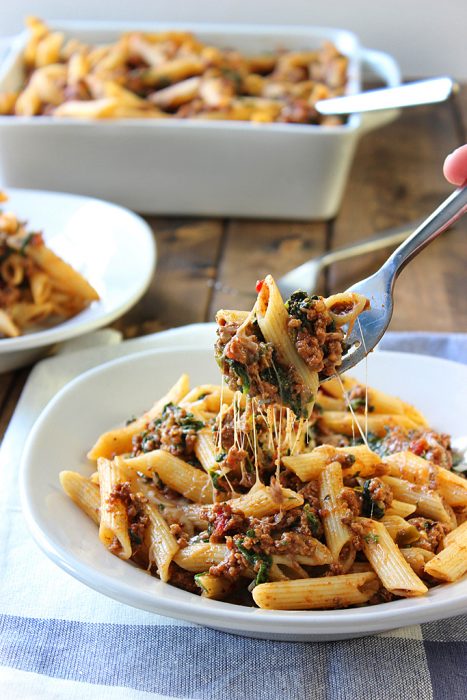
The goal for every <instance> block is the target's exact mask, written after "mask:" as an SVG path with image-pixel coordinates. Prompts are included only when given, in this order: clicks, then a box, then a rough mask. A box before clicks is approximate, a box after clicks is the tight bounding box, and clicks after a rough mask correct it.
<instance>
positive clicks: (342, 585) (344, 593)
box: [253, 572, 379, 610]
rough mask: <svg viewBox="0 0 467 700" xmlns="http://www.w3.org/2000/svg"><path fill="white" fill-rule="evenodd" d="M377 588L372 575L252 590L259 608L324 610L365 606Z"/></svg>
mask: <svg viewBox="0 0 467 700" xmlns="http://www.w3.org/2000/svg"><path fill="white" fill-rule="evenodd" d="M378 588H379V582H378V579H377V577H376V576H375V574H374V573H373V572H363V573H355V574H344V575H341V576H325V577H323V578H310V579H297V580H296V581H279V582H274V583H262V584H260V585H259V586H256V587H255V588H254V589H253V600H254V601H255V603H256V604H257V605H258V606H259V607H260V608H268V609H273V610H326V609H329V608H336V607H338V608H346V607H348V606H349V605H361V604H363V603H367V602H368V601H369V600H370V598H372V597H373V596H374V594H375V593H376V591H377V590H378Z"/></svg>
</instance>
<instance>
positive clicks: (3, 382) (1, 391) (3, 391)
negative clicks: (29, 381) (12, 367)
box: [0, 372, 15, 413]
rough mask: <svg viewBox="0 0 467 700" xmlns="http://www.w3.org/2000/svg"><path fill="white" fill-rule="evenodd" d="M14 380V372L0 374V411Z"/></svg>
mask: <svg viewBox="0 0 467 700" xmlns="http://www.w3.org/2000/svg"><path fill="white" fill-rule="evenodd" d="M14 380H15V372H6V373H5V374H0V413H1V407H2V406H3V404H4V402H5V401H6V398H7V396H8V393H9V392H10V390H11V387H12V385H13V383H14Z"/></svg>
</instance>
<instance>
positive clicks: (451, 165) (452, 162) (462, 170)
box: [443, 144, 467, 185]
mask: <svg viewBox="0 0 467 700" xmlns="http://www.w3.org/2000/svg"><path fill="white" fill-rule="evenodd" d="M443 172H444V177H445V178H446V180H448V181H449V182H451V183H452V184H453V185H463V184H464V183H465V182H466V181H467V144H466V145H465V146H461V147H460V148H456V150H455V151H453V152H452V153H450V154H449V155H448V157H447V158H446V160H445V161H444V166H443Z"/></svg>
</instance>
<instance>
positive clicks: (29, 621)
mask: <svg viewBox="0 0 467 700" xmlns="http://www.w3.org/2000/svg"><path fill="white" fill-rule="evenodd" d="M130 342H131V341H130ZM384 348H385V349H391V350H396V349H397V350H404V351H408V352H410V351H412V352H421V353H425V354H434V355H438V356H443V357H449V358H452V359H456V360H458V361H462V362H467V336H464V335H454V334H451V335H428V334H388V336H387V337H386V338H385V342H384ZM86 352H89V351H83V353H81V358H80V359H81V360H82V361H83V362H84V361H85V359H86ZM115 353H116V347H114V348H112V349H109V348H103V349H102V350H101V351H100V353H99V357H100V359H99V360H98V361H97V362H95V364H97V363H98V362H99V361H100V362H102V361H104V360H105V359H108V358H110V357H112V356H114V355H115ZM63 360H64V358H57V359H56V360H55V362H56V365H54V366H52V364H51V363H52V362H53V360H48V361H47V362H48V363H50V364H49V365H48V369H47V371H46V369H44V371H43V373H42V375H41V374H40V373H41V372H42V369H43V368H40V367H37V368H36V370H35V373H36V377H35V380H36V385H37V381H38V379H42V380H44V379H45V378H46V377H47V378H48V379H47V381H48V382H49V384H48V385H47V391H48V392H49V393H50V394H53V393H54V392H55V391H56V389H57V388H58V386H59V385H60V384H61V383H63V382H64V381H65V380H66V379H67V378H68V377H66V376H65V375H66V373H65V372H64V370H63V371H62V369H61V368H62V367H64V366H65V365H61V364H60V362H62V363H63ZM43 364H44V365H45V363H43ZM52 367H53V372H51V368H52ZM54 383H55V384H54ZM42 384H44V382H42ZM26 399H27V400H26ZM39 403H40V402H39V401H38V402H37V404H36V403H35V399H34V395H33V394H32V392H30V393H29V395H27V393H26V395H25V400H24V401H22V402H20V403H19V405H18V408H17V412H16V414H15V416H14V418H13V420H12V424H11V426H10V428H9V431H8V433H7V435H6V437H5V440H4V443H3V445H2V449H1V452H0V469H1V474H2V480H1V487H0V698H4V699H5V700H15V699H21V700H29V699H41V700H42V699H44V700H45V699H46V700H53V699H57V700H58V699H62V698H67V699H69V700H74V699H79V700H91V699H92V700H95V699H99V700H107V699H109V700H110V698H111V699H112V700H133V699H134V700H140V699H141V700H143V698H158V699H160V700H162V699H167V698H175V699H182V698H183V699H188V698H190V699H195V698H196V699H199V700H218V699H219V700H220V699H222V700H445V699H446V698H447V699H448V700H465V699H466V698H467V667H466V639H467V618H466V617H455V618H451V619H449V620H443V621H439V622H432V623H429V624H425V625H420V626H419V625H416V626H413V627H406V628H404V629H400V630H395V631H391V632H387V633H384V634H379V635H374V636H370V637H363V638H358V639H352V640H348V641H340V642H317V643H291V642H275V641H262V640H257V639H249V638H245V637H238V636H234V635H229V634H225V633H223V632H217V631H214V630H212V629H208V628H203V627H200V626H196V625H192V624H188V623H184V622H178V621H175V620H170V619H168V618H163V617H160V616H157V615H152V614H150V613H146V612H143V611H140V610H135V609H133V608H130V607H127V606H125V605H123V604H120V603H117V602H115V601H113V600H110V599H109V598H106V597H104V596H102V595H100V594H98V593H95V592H94V591H92V590H90V589H89V588H87V587H86V586H84V585H82V584H81V583H79V582H78V581H75V580H74V579H73V578H71V577H70V576H68V575H67V574H66V573H64V572H63V571H61V570H60V569H58V568H57V567H56V566H55V565H54V564H52V563H51V562H50V561H49V560H48V559H47V557H46V556H45V555H44V554H42V552H40V551H39V550H38V549H37V547H36V545H35V544H34V543H33V542H32V539H31V537H30V536H29V534H28V532H27V530H26V527H25V525H24V523H23V519H22V516H21V512H20V506H19V497H18V484H17V471H18V457H19V454H20V451H21V444H22V440H21V439H20V438H21V434H22V433H23V435H24V436H25V435H26V434H27V431H28V430H29V427H30V425H31V423H32V421H33V419H34V418H35V416H36V415H37V412H38V410H40V408H41V406H40V405H39ZM13 438H14V439H13Z"/></svg>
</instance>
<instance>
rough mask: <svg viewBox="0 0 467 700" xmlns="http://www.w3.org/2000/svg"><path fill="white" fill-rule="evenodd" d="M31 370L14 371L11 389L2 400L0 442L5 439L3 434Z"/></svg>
mask: <svg viewBox="0 0 467 700" xmlns="http://www.w3.org/2000/svg"><path fill="white" fill-rule="evenodd" d="M29 372H30V368H29V367H28V368H25V369H21V370H18V371H17V372H14V373H12V380H13V381H12V382H11V383H10V386H9V391H8V393H7V395H6V396H5V397H4V401H3V402H2V404H1V409H0V442H1V441H2V440H3V436H4V435H5V431H6V429H7V427H8V423H9V422H10V418H11V416H12V415H13V411H14V410H15V408H16V404H17V403H18V399H19V397H20V396H21V392H22V391H23V387H24V385H25V383H26V379H27V378H28V376H29ZM4 376H5V375H4Z"/></svg>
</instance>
